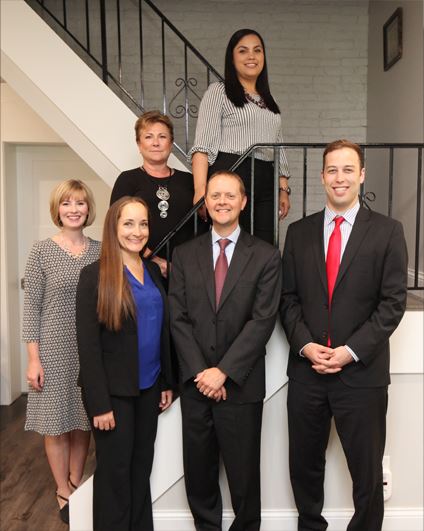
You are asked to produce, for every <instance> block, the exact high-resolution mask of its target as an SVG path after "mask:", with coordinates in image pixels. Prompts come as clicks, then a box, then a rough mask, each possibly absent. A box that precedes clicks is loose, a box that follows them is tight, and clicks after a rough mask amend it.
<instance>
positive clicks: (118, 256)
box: [97, 195, 149, 331]
mask: <svg viewBox="0 0 424 531" xmlns="http://www.w3.org/2000/svg"><path fill="white" fill-rule="evenodd" d="M130 203H140V204H142V205H143V206H144V207H145V209H146V210H147V213H148V212H149V208H148V206H147V204H146V202H145V201H144V200H143V199H141V198H140V197H130V196H128V195H127V196H124V197H121V199H118V201H115V203H113V204H112V205H111V206H110V208H109V210H108V211H107V214H106V218H105V222H104V226H103V239H102V250H101V252H100V272H99V286H98V290H99V293H98V298H97V315H98V318H99V321H100V322H101V323H103V324H104V325H105V326H106V327H107V328H109V329H110V330H114V331H118V330H120V329H121V327H122V319H123V318H127V317H129V316H131V317H133V318H134V317H135V307H134V299H133V296H132V293H131V288H130V286H129V284H128V280H127V277H126V275H125V274H124V262H123V260H122V253H121V247H120V245H119V241H118V222H119V218H120V217H121V213H122V209H123V208H124V207H125V206H126V205H128V204H130ZM141 254H143V253H141Z"/></svg>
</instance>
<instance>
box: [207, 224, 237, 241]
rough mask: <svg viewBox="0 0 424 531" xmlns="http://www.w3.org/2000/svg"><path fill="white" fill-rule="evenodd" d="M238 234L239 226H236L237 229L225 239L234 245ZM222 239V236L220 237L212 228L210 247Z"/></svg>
mask: <svg viewBox="0 0 424 531" xmlns="http://www.w3.org/2000/svg"><path fill="white" fill-rule="evenodd" d="M240 232H241V229H240V225H237V228H236V229H235V230H234V231H233V232H232V233H231V234H229V235H228V236H226V237H225V239H227V240H230V241H231V242H233V243H234V244H236V243H237V240H238V238H239V236H240ZM222 239H223V238H222V236H220V235H219V234H218V233H217V232H216V231H215V229H214V228H213V227H212V245H213V244H215V243H216V242H217V241H218V240H222Z"/></svg>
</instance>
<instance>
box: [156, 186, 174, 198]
mask: <svg viewBox="0 0 424 531" xmlns="http://www.w3.org/2000/svg"><path fill="white" fill-rule="evenodd" d="M156 197H157V198H158V199H161V200H162V201H167V200H168V199H169V198H170V197H171V195H170V193H169V192H168V189H167V188H166V187H165V186H159V187H158V189H157V191H156Z"/></svg>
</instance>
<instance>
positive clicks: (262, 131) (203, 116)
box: [188, 82, 290, 177]
mask: <svg viewBox="0 0 424 531" xmlns="http://www.w3.org/2000/svg"><path fill="white" fill-rule="evenodd" d="M260 142H262V143H275V142H278V143H281V142H283V135H282V131H281V114H275V113H273V112H272V111H270V110H269V109H262V108H260V107H259V106H258V105H256V104H255V103H252V102H250V101H249V102H247V103H245V104H244V106H243V107H236V106H235V105H234V104H233V103H232V102H231V101H230V100H229V99H228V98H227V95H226V94H225V86H224V83H223V82H218V83H212V84H211V85H209V87H208V89H207V90H206V92H205V94H204V96H203V98H202V101H201V102H200V107H199V116H198V119H197V125H196V135H195V139H194V145H193V147H192V148H191V150H190V151H189V153H188V158H189V161H191V158H192V156H193V154H194V153H196V152H198V151H200V152H202V153H207V155H208V162H209V165H212V164H213V163H214V162H215V160H216V157H217V155H218V152H219V151H223V152H225V153H233V154H236V155H242V154H243V153H244V152H245V151H246V150H248V149H249V148H250V146H252V145H253V144H257V143H260ZM255 158H258V159H260V160H266V161H273V160H274V150H273V149H271V148H259V149H257V150H256V151H255ZM279 174H280V175H285V176H287V177H289V176H290V172H289V165H288V162H287V157H286V153H285V151H284V150H283V149H280V162H279Z"/></svg>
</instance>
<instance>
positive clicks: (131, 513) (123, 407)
mask: <svg viewBox="0 0 424 531" xmlns="http://www.w3.org/2000/svg"><path fill="white" fill-rule="evenodd" d="M111 400H112V407H113V414H114V417H115V423H116V427H115V429H114V430H110V431H104V430H103V431H102V430H98V429H93V434H94V440H95V442H96V471H95V472H94V480H93V529H94V531H136V530H137V531H153V516H152V500H151V496H150V472H151V470H152V464H153V452H154V443H155V438H156V430H157V420H158V413H159V401H160V384H159V382H156V383H155V384H154V385H153V386H152V387H150V388H149V389H144V390H141V391H140V394H139V396H137V397H117V396H112V397H111Z"/></svg>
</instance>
